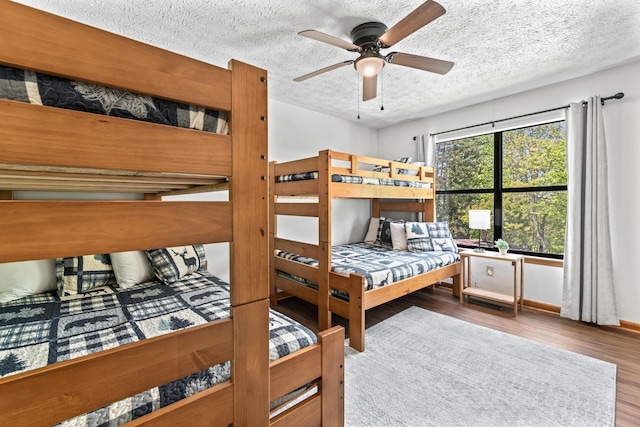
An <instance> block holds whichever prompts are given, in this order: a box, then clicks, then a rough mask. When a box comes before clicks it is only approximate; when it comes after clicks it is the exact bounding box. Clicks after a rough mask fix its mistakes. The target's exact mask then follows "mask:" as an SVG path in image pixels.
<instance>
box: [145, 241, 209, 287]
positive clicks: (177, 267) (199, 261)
mask: <svg viewBox="0 0 640 427" xmlns="http://www.w3.org/2000/svg"><path fill="white" fill-rule="evenodd" d="M147 257H149V261H151V265H152V266H153V271H154V272H155V275H156V277H157V278H158V279H160V280H162V281H163V282H164V283H173V282H176V281H178V280H180V279H181V278H183V277H184V276H186V275H188V274H191V273H193V272H194V271H198V270H202V269H204V264H205V253H204V247H203V246H202V245H193V246H177V247H174V248H164V249H153V250H149V251H147Z"/></svg>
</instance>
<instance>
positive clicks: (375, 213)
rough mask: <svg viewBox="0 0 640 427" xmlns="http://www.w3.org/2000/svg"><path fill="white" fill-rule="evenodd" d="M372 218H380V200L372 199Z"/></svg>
mask: <svg viewBox="0 0 640 427" xmlns="http://www.w3.org/2000/svg"><path fill="white" fill-rule="evenodd" d="M371 216H372V217H373V218H380V199H371Z"/></svg>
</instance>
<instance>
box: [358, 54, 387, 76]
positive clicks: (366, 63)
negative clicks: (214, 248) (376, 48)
mask: <svg viewBox="0 0 640 427" xmlns="http://www.w3.org/2000/svg"><path fill="white" fill-rule="evenodd" d="M354 67H355V68H356V70H357V71H358V73H359V74H360V75H361V76H362V77H373V76H377V75H378V73H380V71H382V67H384V59H383V58H381V57H379V56H362V57H360V58H358V59H357V60H356V63H355V64H354Z"/></svg>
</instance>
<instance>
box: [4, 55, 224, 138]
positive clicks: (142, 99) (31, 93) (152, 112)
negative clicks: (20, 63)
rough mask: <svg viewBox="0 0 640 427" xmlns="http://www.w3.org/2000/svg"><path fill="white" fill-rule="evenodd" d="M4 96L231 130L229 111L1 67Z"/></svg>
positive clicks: (209, 130)
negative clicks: (228, 121)
mask: <svg viewBox="0 0 640 427" xmlns="http://www.w3.org/2000/svg"><path fill="white" fill-rule="evenodd" d="M0 98H2V99H9V100H13V101H21V102H28V103H31V104H37V105H46V106H50V107H59V108H66V109H70V110H76V111H83V112H87V113H94V114H103V115H107V116H114V117H122V118H126V119H134V120H141V121H146V122H151V123H159V124H164V125H170V126H178V127H183V128H189V129H198V130H203V131H206V132H215V133H222V134H227V133H229V129H228V125H227V113H226V112H220V111H215V110H210V109H205V108H202V107H196V106H193V105H186V104H181V103H177V102H172V101H167V100H164V99H159V98H153V97H150V96H146V95H139V94H135V93H131V92H125V91H123V90H120V89H113V88H107V87H104V86H98V85H94V84H89V83H84V82H79V81H73V80H68V79H63V78H59V77H53V76H49V75H46V74H40V73H35V72H33V71H26V70H21V69H17V68H12V67H6V66H0Z"/></svg>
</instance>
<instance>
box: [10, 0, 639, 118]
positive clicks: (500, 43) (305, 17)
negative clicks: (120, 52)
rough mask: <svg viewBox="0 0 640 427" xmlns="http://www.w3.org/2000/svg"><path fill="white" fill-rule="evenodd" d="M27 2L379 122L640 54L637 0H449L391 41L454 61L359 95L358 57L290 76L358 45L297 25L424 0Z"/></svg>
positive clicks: (388, 17) (391, 10) (342, 24)
mask: <svg viewBox="0 0 640 427" xmlns="http://www.w3.org/2000/svg"><path fill="white" fill-rule="evenodd" d="M19 2H20V3H24V4H27V5H31V6H33V7H36V8H39V9H42V10H46V11H49V12H52V13H55V14H58V15H62V16H65V17H68V18H71V19H74V20H77V21H80V22H84V23H86V24H89V25H93V26H95V27H99V28H102V29H105V30H108V31H112V32H115V33H118V34H122V35H125V36H127V37H131V38H134V39H137V40H140V41H143V42H146V43H150V44H153V45H155V46H159V47H162V48H165V49H169V50H172V51H174V52H178V53H181V54H184V55H187V56H191V57H194V58H198V59H200V60H203V61H206V62H209V63H212V64H215V65H219V66H222V67H226V64H227V61H228V60H229V59H231V58H234V59H238V60H240V61H244V62H247V63H250V64H253V65H256V66H259V67H262V68H265V69H266V70H267V71H268V72H269V83H270V85H269V96H270V98H272V99H274V100H277V101H281V102H284V103H288V104H292V105H296V106H300V107H303V108H307V109H310V110H314V111H318V112H322V113H326V114H329V115H334V116H337V117H341V118H344V119H348V120H353V121H357V122H359V123H361V124H363V125H366V126H370V127H374V128H382V127H386V126H390V125H393V124H396V123H400V122H403V121H407V120H412V119H415V118H419V117H425V116H429V115H432V114H435V113H439V112H443V111H447V110H450V109H453V108H459V107H462V106H466V105H471V104H474V103H477V102H481V101H485V100H490V99H493V98H497V97H501V96H506V95H509V94H513V93H517V92H520V91H523V90H528V89H533V88H535V87H539V86H543V85H547V84H550V83H554V82H558V81H562V80H566V79H569V78H573V77H578V76H582V75H585V74H589V73H592V72H595V71H598V70H601V69H604V68H608V67H611V66H613V65H616V64H619V63H623V62H629V61H632V60H635V59H638V58H640V2H639V1H638V0H564V1H559V0H537V1H525V0H440V1H439V3H440V4H442V5H443V6H444V7H445V9H446V10H447V13H446V14H445V15H443V16H441V17H440V18H438V19H436V20H435V21H433V22H432V23H430V24H428V25H427V26H425V27H423V28H422V29H420V30H418V31H417V32H415V33H414V34H412V35H411V36H409V37H407V38H406V39H404V40H402V41H400V42H399V43H398V44H396V45H395V46H393V48H392V49H389V50H386V51H383V53H389V52H391V51H399V52H406V53H413V54H418V55H425V56H430V57H434V58H439V59H446V60H450V61H453V62H455V66H454V67H453V69H452V70H451V71H450V72H449V73H448V74H446V75H444V76H441V75H438V74H433V73H428V72H425V71H418V70H415V69H411V68H406V67H402V66H399V65H392V64H387V66H386V67H385V68H384V71H383V76H382V78H381V79H380V78H379V79H378V82H379V85H381V86H379V88H378V98H376V99H375V100H372V101H368V102H361V101H360V102H358V97H359V96H358V87H359V84H358V74H357V73H356V71H355V70H354V69H353V67H351V66H347V67H342V68H340V69H337V70H334V71H331V72H329V73H325V74H323V75H321V76H318V77H314V78H312V79H309V80H306V81H304V82H300V83H294V82H293V81H292V80H293V78H295V77H298V76H300V75H302V74H306V73H308V72H311V71H315V70H317V69H320V68H323V67H326V66H329V65H333V64H336V63H338V62H341V61H346V60H349V59H355V58H356V57H357V54H355V53H351V52H348V51H345V50H342V49H340V48H337V47H334V46H331V45H328V44H324V43H321V42H318V41H315V40H311V39H308V38H304V37H301V36H299V35H297V33H298V32H299V31H302V30H306V29H315V30H318V31H321V32H324V33H327V34H330V35H333V36H336V37H340V38H343V39H345V40H349V33H350V31H351V29H352V28H353V27H355V26H356V25H358V24H360V23H363V22H368V21H380V22H383V23H385V24H386V25H387V26H389V27H391V26H393V25H394V24H395V23H396V22H398V21H399V20H400V19H401V18H403V17H404V16H405V15H407V14H408V13H409V12H411V11H412V10H413V9H415V8H416V7H418V6H419V5H420V4H422V3H423V1H422V0H406V1H389V0H387V1H385V0H346V1H345V0H218V1H215V2H214V1H210V0H170V1H169V0H135V1H132V0H20V1H19ZM620 90H624V88H620ZM601 95H603V96H605V95H609V94H601ZM382 103H383V104H384V111H381V109H380V106H381V104H382ZM358 111H359V112H360V117H361V118H360V119H357V116H358Z"/></svg>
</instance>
